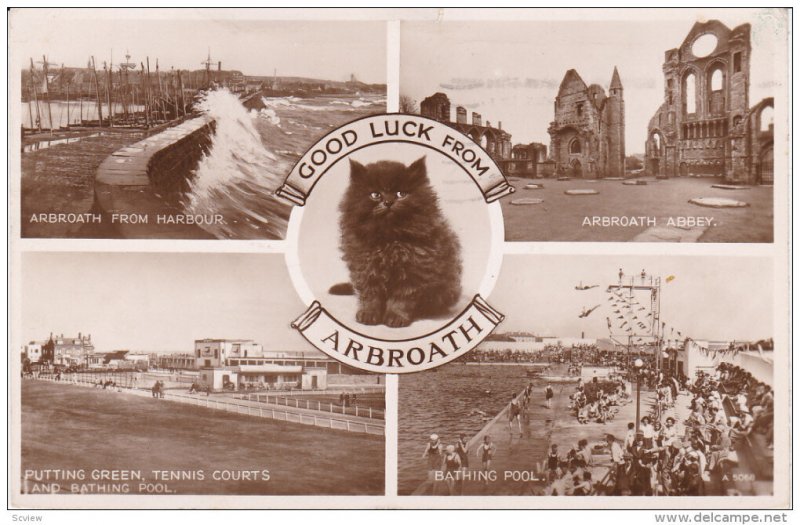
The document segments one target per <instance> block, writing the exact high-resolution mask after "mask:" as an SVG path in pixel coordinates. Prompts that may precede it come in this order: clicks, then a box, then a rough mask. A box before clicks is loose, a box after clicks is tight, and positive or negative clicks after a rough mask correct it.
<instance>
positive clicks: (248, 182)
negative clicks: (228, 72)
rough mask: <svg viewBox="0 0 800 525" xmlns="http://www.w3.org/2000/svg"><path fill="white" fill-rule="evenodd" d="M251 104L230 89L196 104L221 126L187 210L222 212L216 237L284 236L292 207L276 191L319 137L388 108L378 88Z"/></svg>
mask: <svg viewBox="0 0 800 525" xmlns="http://www.w3.org/2000/svg"><path fill="white" fill-rule="evenodd" d="M261 105H262V106H263V107H262V108H261V109H247V108H246V107H245V106H244V105H243V104H242V102H241V101H240V99H239V97H237V96H236V95H234V94H232V93H230V92H229V91H227V90H225V89H220V90H216V91H212V92H209V93H208V94H206V96H205V97H204V98H203V99H202V100H201V101H200V103H199V109H200V110H201V111H203V112H204V113H206V114H207V115H208V116H210V117H211V118H213V119H214V120H215V122H216V128H215V131H214V135H213V137H212V143H211V147H210V149H209V151H208V154H207V155H205V156H204V157H203V158H202V160H201V161H200V163H199V165H198V167H197V169H196V170H195V172H194V176H193V177H192V179H191V183H190V189H189V191H188V192H187V193H186V195H185V196H184V198H183V206H184V208H185V210H186V212H187V213H191V214H202V215H216V214H220V215H222V216H223V217H224V219H225V221H224V222H225V223H224V224H219V225H214V226H208V227H206V229H207V230H208V231H209V232H211V233H212V234H214V235H215V236H217V237H218V238H227V239H281V238H283V237H284V236H285V233H286V225H287V222H288V219H289V213H290V211H291V208H290V206H289V205H288V204H286V203H284V202H283V201H281V200H278V199H277V198H276V197H275V196H274V192H275V191H276V190H277V189H278V188H279V187H280V185H281V184H282V183H283V180H284V179H285V178H286V176H287V175H288V174H289V171H290V170H291V169H292V166H294V164H295V162H296V161H297V160H298V159H299V158H300V157H301V156H302V155H303V153H304V152H305V151H306V149H308V148H309V147H310V146H312V145H313V144H314V143H315V142H316V141H317V140H318V139H320V138H321V137H323V136H324V135H325V134H327V133H328V132H329V131H331V130H332V129H334V128H337V127H339V126H341V125H343V124H345V123H347V122H350V121H352V120H356V119H358V118H362V117H364V116H367V115H370V114H375V113H383V112H385V111H386V98H385V97H384V96H378V95H358V94H354V95H347V96H345V95H336V96H322V95H319V96H313V97H304V98H299V97H269V98H268V97H263V98H262V100H261Z"/></svg>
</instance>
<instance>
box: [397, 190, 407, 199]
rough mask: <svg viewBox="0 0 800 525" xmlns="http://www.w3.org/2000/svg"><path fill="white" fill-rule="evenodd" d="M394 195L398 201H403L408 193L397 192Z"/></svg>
mask: <svg viewBox="0 0 800 525" xmlns="http://www.w3.org/2000/svg"><path fill="white" fill-rule="evenodd" d="M396 195H397V198H398V199H404V198H406V197H408V193H406V192H404V191H398V192H397V193H396Z"/></svg>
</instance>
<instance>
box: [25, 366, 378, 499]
mask: <svg viewBox="0 0 800 525" xmlns="http://www.w3.org/2000/svg"><path fill="white" fill-rule="evenodd" d="M22 469H23V471H24V470H26V469H84V470H85V471H86V472H87V475H88V473H89V472H90V471H91V469H128V470H139V471H141V472H142V475H143V477H144V478H146V479H147V481H148V482H150V481H155V479H154V478H153V476H151V475H150V474H151V471H152V470H175V471H176V470H187V471H196V470H203V471H204V477H205V480H203V481H197V480H194V481H188V480H187V481H170V482H168V483H167V485H168V486H169V488H170V490H174V491H175V493H177V494H237V495H256V494H284V495H289V494H295V495H304V494H308V495H316V494H350V495H372V494H383V492H384V441H383V439H382V438H381V437H378V436H369V435H364V434H353V433H349V432H344V431H337V430H328V429H321V428H316V427H311V426H306V425H300V424H293V423H283V422H278V421H273V420H269V419H259V418H254V417H247V416H239V415H236V414H230V413H225V412H220V411H218V410H213V409H207V408H203V407H195V406H189V405H183V404H179V403H171V402H168V401H163V400H157V399H151V398H140V397H136V396H132V395H128V394H124V393H117V392H110V391H102V390H95V389H89V388H81V387H76V386H70V385H58V384H53V383H46V382H38V381H32V380H31V381H23V383H22ZM262 469H268V470H269V478H270V479H269V480H268V481H261V480H258V481H214V480H213V479H212V473H213V472H214V471H216V470H231V471H233V470H237V471H238V470H262ZM89 482H91V481H88V480H87V481H85V482H84V483H89ZM69 483H70V482H64V483H62V487H63V486H65V485H66V486H67V487H68V486H69ZM132 485H134V488H132V490H131V493H135V486H137V485H138V482H134V483H133V484H132Z"/></svg>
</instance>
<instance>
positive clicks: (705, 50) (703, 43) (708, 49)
mask: <svg viewBox="0 0 800 525" xmlns="http://www.w3.org/2000/svg"><path fill="white" fill-rule="evenodd" d="M716 48H717V37H716V36H714V35H710V34H706V35H700V36H699V37H698V38H697V39H696V40H695V41H694V43H693V44H692V54H693V55H694V56H696V57H697V58H703V57H707V56H708V55H710V54H711V53H712V52H713V51H714V50H715V49H716Z"/></svg>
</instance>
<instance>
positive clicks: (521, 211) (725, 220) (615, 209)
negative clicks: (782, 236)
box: [501, 178, 773, 242]
mask: <svg viewBox="0 0 800 525" xmlns="http://www.w3.org/2000/svg"><path fill="white" fill-rule="evenodd" d="M643 180H646V181H647V185H646V186H626V185H623V184H622V181H610V180H598V181H586V180H570V181H557V180H555V179H536V180H532V179H519V180H518V181H512V185H513V186H514V187H515V188H516V189H517V192H516V193H514V194H513V195H511V196H508V197H505V198H504V199H502V200H501V203H502V208H503V218H504V221H505V229H506V240H507V241H561V242H565V241H595V242H603V241H617V242H619V241H629V240H632V239H633V238H634V237H635V236H636V235H638V234H639V233H641V232H643V231H644V230H646V229H647V226H641V227H621V226H610V227H589V226H582V224H583V220H584V217H590V218H591V217H592V216H599V217H610V216H627V217H640V216H646V217H656V219H657V224H658V226H665V225H666V222H667V218H669V217H676V218H677V217H713V226H711V227H710V228H708V229H707V230H706V231H705V232H704V233H703V234H702V235H701V236H700V238H699V239H698V241H699V242H772V237H773V228H772V219H773V188H772V187H768V186H752V187H748V189H745V190H723V189H717V188H712V187H711V185H712V184H717V183H721V182H722V181H720V180H718V179H700V178H673V179H664V180H655V179H653V178H647V179H643ZM532 182H533V183H538V184H542V185H543V186H544V188H543V189H539V190H528V189H524V186H525V185H526V184H528V183H532ZM570 189H593V190H597V191H599V192H600V193H599V195H578V196H570V195H565V194H564V191H566V190H570ZM521 197H533V198H539V199H544V202H543V203H541V204H535V205H523V206H516V205H512V204H511V201H512V200H514V199H518V198H521ZM694 197H724V198H728V199H735V200H741V201H744V202H747V203H749V204H750V206H749V207H747V208H729V209H715V208H704V207H701V206H697V205H694V204H689V202H688V201H689V199H691V198H694Z"/></svg>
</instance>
